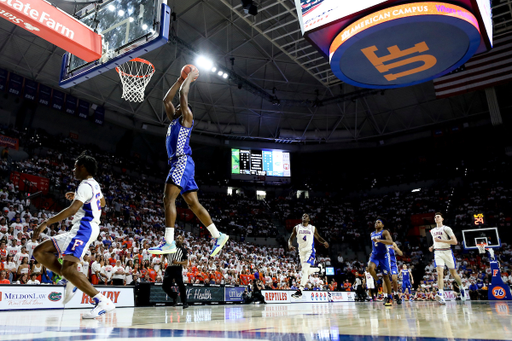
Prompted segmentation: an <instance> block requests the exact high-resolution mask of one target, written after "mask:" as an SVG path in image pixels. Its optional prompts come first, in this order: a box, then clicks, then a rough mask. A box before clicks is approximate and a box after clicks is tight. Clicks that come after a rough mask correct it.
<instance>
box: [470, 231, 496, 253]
mask: <svg viewBox="0 0 512 341" xmlns="http://www.w3.org/2000/svg"><path fill="white" fill-rule="evenodd" d="M462 238H463V241H464V248H465V249H466V250H477V249H478V248H477V246H476V244H481V243H486V244H487V247H490V248H498V247H501V240H500V235H499V233H498V228H497V227H488V228H483V229H473V230H462Z"/></svg>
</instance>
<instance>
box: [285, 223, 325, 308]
mask: <svg viewBox="0 0 512 341" xmlns="http://www.w3.org/2000/svg"><path fill="white" fill-rule="evenodd" d="M309 221H310V218H309V215H308V214H307V213H304V214H303V215H302V223H301V224H298V225H296V226H295V227H294V228H293V231H292V235H291V236H290V239H288V248H289V249H290V251H293V250H295V248H294V247H293V246H292V240H293V238H295V237H297V244H298V248H299V257H300V263H301V265H302V277H301V279H300V285H299V289H298V290H297V291H296V292H295V293H294V294H292V297H293V298H301V297H302V291H304V288H305V287H306V284H307V283H308V279H309V276H310V275H312V274H314V273H315V272H322V271H323V268H322V266H319V267H313V265H315V257H316V250H315V238H316V239H317V240H318V241H319V242H320V243H321V244H323V245H324V246H325V247H326V248H328V247H329V243H327V242H326V241H325V240H324V239H323V238H322V237H320V235H319V234H318V230H317V229H316V228H315V227H314V226H313V225H311V224H310V223H309Z"/></svg>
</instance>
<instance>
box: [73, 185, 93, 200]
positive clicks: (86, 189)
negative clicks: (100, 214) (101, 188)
mask: <svg viewBox="0 0 512 341" xmlns="http://www.w3.org/2000/svg"><path fill="white" fill-rule="evenodd" d="M92 194H93V193H92V188H91V186H90V185H89V184H87V183H83V182H82V183H81V184H80V185H79V186H78V189H77V190H76V194H75V200H79V201H81V202H83V203H84V204H87V203H89V202H90V201H91V199H92Z"/></svg>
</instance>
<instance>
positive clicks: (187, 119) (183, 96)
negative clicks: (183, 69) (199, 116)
mask: <svg viewBox="0 0 512 341" xmlns="http://www.w3.org/2000/svg"><path fill="white" fill-rule="evenodd" d="M198 76H199V71H198V70H197V69H196V68H194V69H192V71H190V73H189V74H188V76H187V78H186V79H185V81H184V82H183V84H182V85H181V87H180V108H181V112H182V114H183V119H182V125H183V126H184V127H186V128H190V127H192V121H193V120H194V116H193V114H192V111H191V110H190V108H189V107H188V93H189V92H190V85H191V84H192V82H193V81H194V79H196V78H197V77H198Z"/></svg>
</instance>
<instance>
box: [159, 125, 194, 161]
mask: <svg viewBox="0 0 512 341" xmlns="http://www.w3.org/2000/svg"><path fill="white" fill-rule="evenodd" d="M180 120H181V117H178V118H177V119H175V120H173V121H172V122H171V124H169V128H168V129H167V136H166V140H165V147H166V148H167V157H168V160H169V163H170V161H171V160H172V159H175V158H177V157H180V156H183V155H188V156H190V155H192V148H190V146H189V141H190V135H191V134H192V128H193V127H194V121H192V127H190V128H185V127H184V126H182V125H181V123H180Z"/></svg>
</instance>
